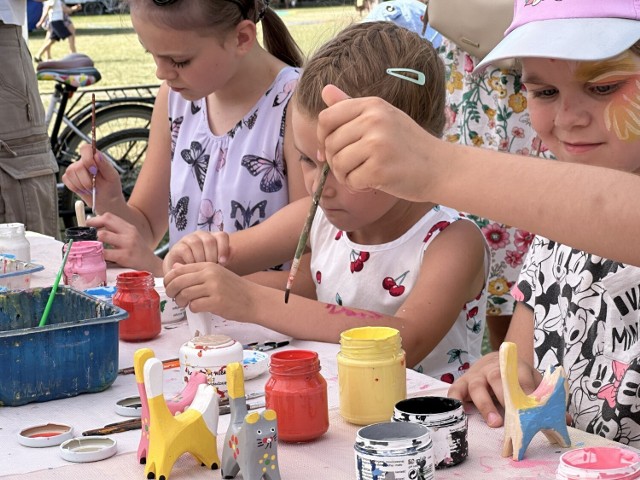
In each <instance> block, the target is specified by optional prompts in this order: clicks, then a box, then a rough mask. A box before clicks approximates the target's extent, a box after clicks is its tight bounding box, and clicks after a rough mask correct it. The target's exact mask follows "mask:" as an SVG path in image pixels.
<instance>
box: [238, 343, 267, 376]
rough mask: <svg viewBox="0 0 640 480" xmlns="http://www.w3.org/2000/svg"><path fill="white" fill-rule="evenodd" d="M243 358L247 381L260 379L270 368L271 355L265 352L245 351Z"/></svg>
mask: <svg viewBox="0 0 640 480" xmlns="http://www.w3.org/2000/svg"><path fill="white" fill-rule="evenodd" d="M242 356H243V358H242V367H243V369H244V379H245V380H250V379H252V378H256V377H259V376H260V375H262V374H263V373H264V372H266V371H267V370H268V368H269V355H268V354H266V353H264V352H259V351H257V350H244V351H243V352H242Z"/></svg>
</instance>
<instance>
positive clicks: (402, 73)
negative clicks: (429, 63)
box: [387, 68, 426, 85]
mask: <svg viewBox="0 0 640 480" xmlns="http://www.w3.org/2000/svg"><path fill="white" fill-rule="evenodd" d="M387 73H388V74H389V75H391V76H392V77H397V78H400V79H402V80H407V81H409V82H411V83H415V84H416V85H424V82H425V80H426V78H425V76H424V73H422V72H419V71H417V70H414V69H412V68H387ZM407 73H413V74H414V75H416V76H417V78H414V77H412V76H411V75H406V74H407Z"/></svg>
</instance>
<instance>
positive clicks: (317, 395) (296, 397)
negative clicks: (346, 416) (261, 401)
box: [264, 350, 329, 442]
mask: <svg viewBox="0 0 640 480" xmlns="http://www.w3.org/2000/svg"><path fill="white" fill-rule="evenodd" d="M269 371H270V372H271V378H269V380H268V381H267V384H266V385H265V387H264V393H265V402H266V407H267V408H270V409H272V410H275V411H276V414H277V415H278V439H279V440H283V441H285V442H308V441H310V440H315V439H316V438H318V437H321V436H322V435H323V434H324V433H325V432H326V431H327V430H328V429H329V403H328V401H327V382H326V380H325V379H324V377H323V376H322V375H320V359H319V358H318V354H317V353H316V352H312V351H310V350H286V351H283V352H277V353H274V354H272V355H271V361H270V363H269Z"/></svg>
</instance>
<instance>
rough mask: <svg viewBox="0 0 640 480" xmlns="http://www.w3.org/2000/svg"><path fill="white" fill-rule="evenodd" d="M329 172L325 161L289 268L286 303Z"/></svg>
mask: <svg viewBox="0 0 640 480" xmlns="http://www.w3.org/2000/svg"><path fill="white" fill-rule="evenodd" d="M328 174H329V164H328V163H325V164H324V166H323V167H322V171H321V172H320V178H319V180H318V187H317V188H316V191H315V192H313V198H312V199H311V207H310V208H309V214H308V215H307V220H306V221H305V222H304V228H303V229H302V233H301V234H300V240H298V246H297V247H296V253H295V255H294V256H293V263H292V264H291V270H289V278H288V279H287V288H286V289H285V291H284V303H289V293H291V286H292V285H293V280H294V279H295V277H296V273H297V271H298V267H299V266H300V258H301V257H302V254H303V253H304V249H305V247H306V246H307V240H308V239H309V231H310V230H311V224H312V223H313V217H315V216H316V210H317V209H318V203H320V195H322V189H323V188H324V182H325V181H326V180H327V175H328Z"/></svg>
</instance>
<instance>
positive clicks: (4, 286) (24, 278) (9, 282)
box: [0, 255, 44, 291]
mask: <svg viewBox="0 0 640 480" xmlns="http://www.w3.org/2000/svg"><path fill="white" fill-rule="evenodd" d="M43 269H44V267H43V266H42V265H38V264H35V263H29V262H23V261H21V260H16V259H15V258H9V257H5V256H2V255H0V291H7V290H24V289H27V288H29V286H30V285H31V274H32V273H35V272H39V271H40V270H43Z"/></svg>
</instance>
